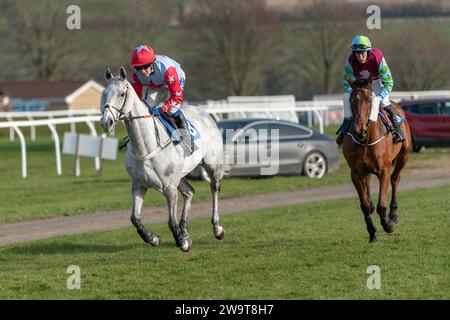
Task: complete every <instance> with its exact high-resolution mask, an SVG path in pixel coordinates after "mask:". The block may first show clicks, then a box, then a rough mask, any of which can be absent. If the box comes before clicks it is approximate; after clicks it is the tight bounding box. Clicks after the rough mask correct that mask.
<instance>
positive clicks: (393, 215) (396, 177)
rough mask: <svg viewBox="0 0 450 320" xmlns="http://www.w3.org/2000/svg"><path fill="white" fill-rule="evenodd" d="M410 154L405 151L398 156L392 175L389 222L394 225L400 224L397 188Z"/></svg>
mask: <svg viewBox="0 0 450 320" xmlns="http://www.w3.org/2000/svg"><path fill="white" fill-rule="evenodd" d="M408 158H409V153H408V152H407V150H406V152H405V151H403V149H402V151H401V152H400V154H399V155H398V156H397V160H396V161H395V168H394V171H393V172H392V175H391V186H392V197H391V204H390V206H389V209H390V210H389V216H388V217H389V221H392V222H393V223H394V224H398V216H397V209H398V205H397V188H398V183H399V182H400V173H401V172H402V170H403V168H404V167H405V165H406V163H407V162H408Z"/></svg>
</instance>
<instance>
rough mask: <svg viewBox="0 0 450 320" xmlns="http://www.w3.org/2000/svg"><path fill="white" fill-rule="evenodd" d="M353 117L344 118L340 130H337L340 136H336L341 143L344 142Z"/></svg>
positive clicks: (338, 142)
mask: <svg viewBox="0 0 450 320" xmlns="http://www.w3.org/2000/svg"><path fill="white" fill-rule="evenodd" d="M350 123H351V118H344V122H343V123H342V125H341V126H340V127H339V129H338V131H337V132H336V133H337V134H339V135H338V137H337V138H336V143H337V144H339V145H341V144H342V143H343V142H344V136H345V133H346V132H347V131H348V127H349V126H350Z"/></svg>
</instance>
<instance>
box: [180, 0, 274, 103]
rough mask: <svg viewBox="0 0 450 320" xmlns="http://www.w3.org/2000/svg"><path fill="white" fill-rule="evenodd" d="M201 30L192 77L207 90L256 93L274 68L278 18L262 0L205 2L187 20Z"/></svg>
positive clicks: (192, 62) (216, 0) (209, 0)
mask: <svg viewBox="0 0 450 320" xmlns="http://www.w3.org/2000/svg"><path fill="white" fill-rule="evenodd" d="M186 21H187V24H188V26H190V27H191V28H193V29H197V30H198V38H197V40H196V43H197V44H198V45H197V46H196V48H195V50H196V51H197V52H196V54H195V57H196V59H195V61H192V60H191V61H190V63H191V65H192V66H194V67H193V68H196V70H197V71H199V70H201V71H200V72H199V74H197V75H198V78H196V79H193V82H194V83H196V84H197V85H198V86H199V87H202V88H203V90H204V92H205V93H206V94H207V96H208V95H209V97H211V94H212V93H213V94H214V93H215V94H218V93H221V94H225V95H252V94H255V93H257V92H258V90H259V89H260V88H261V86H262V85H263V83H264V73H265V72H266V71H267V69H268V67H270V65H271V59H272V57H273V55H274V50H273V47H274V42H275V35H276V30H277V20H276V17H275V16H274V15H273V14H272V13H271V12H269V11H268V10H267V8H266V6H265V3H264V2H263V1H259V0H246V1H242V0H200V1H199V5H198V6H197V7H196V8H195V10H194V13H191V14H190V16H189V17H187V18H186Z"/></svg>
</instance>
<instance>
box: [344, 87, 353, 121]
mask: <svg viewBox="0 0 450 320" xmlns="http://www.w3.org/2000/svg"><path fill="white" fill-rule="evenodd" d="M342 98H343V101H344V118H350V117H351V116H352V107H351V106H350V93H347V92H346V93H344V96H343V97H342Z"/></svg>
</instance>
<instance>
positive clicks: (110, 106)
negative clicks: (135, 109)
mask: <svg viewBox="0 0 450 320" xmlns="http://www.w3.org/2000/svg"><path fill="white" fill-rule="evenodd" d="M125 86H126V91H125V99H124V100H123V105H122V107H121V108H120V109H118V108H116V107H114V106H112V105H109V104H106V105H105V106H104V110H103V112H102V114H103V113H104V112H105V111H106V110H107V109H108V111H109V112H110V113H111V115H112V117H113V120H114V122H117V121H119V120H123V119H124V118H123V115H124V112H123V111H122V110H123V108H124V107H125V105H126V104H127V98H128V90H129V89H130V87H129V86H128V84H127V85H125ZM110 108H112V109H114V110H116V111H117V112H118V113H119V115H118V116H117V119H116V117H115V115H114V113H113V112H111V110H110Z"/></svg>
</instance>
